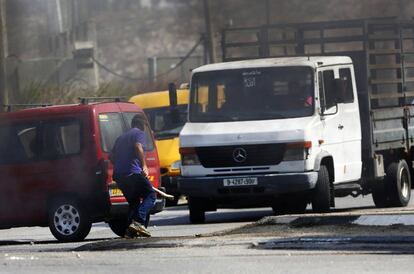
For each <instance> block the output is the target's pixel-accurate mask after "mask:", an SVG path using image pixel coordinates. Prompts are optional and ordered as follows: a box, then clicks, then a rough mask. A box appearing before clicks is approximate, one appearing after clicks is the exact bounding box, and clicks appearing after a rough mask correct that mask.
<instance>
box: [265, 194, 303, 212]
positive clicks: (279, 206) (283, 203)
mask: <svg viewBox="0 0 414 274" xmlns="http://www.w3.org/2000/svg"><path fill="white" fill-rule="evenodd" d="M307 205H308V199H307V197H306V195H287V196H283V197H278V198H276V199H275V201H274V202H273V203H272V209H273V212H274V213H275V214H276V215H284V214H301V213H304V212H305V210H306V206H307Z"/></svg>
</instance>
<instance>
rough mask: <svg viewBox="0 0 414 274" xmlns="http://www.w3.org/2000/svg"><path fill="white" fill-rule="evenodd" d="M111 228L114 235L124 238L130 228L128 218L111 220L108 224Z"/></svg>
mask: <svg viewBox="0 0 414 274" xmlns="http://www.w3.org/2000/svg"><path fill="white" fill-rule="evenodd" d="M108 225H109V228H110V229H111V230H112V232H113V233H115V234H116V235H118V236H119V237H124V235H125V231H126V230H127V228H128V218H127V216H125V217H116V218H114V219H111V220H110V221H109V222H108Z"/></svg>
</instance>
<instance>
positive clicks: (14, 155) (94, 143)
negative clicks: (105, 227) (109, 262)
mask: <svg viewBox="0 0 414 274" xmlns="http://www.w3.org/2000/svg"><path fill="white" fill-rule="evenodd" d="M135 114H140V115H143V116H145V115H144V113H143V112H142V110H141V109H140V108H139V107H137V106H136V105H135V104H132V103H126V102H119V101H117V102H101V103H89V102H88V100H86V99H84V100H82V103H80V104H78V105H62V106H48V107H40V108H31V109H25V110H19V111H15V112H7V113H0V176H1V177H0V189H1V191H0V228H11V227H21V226H49V228H50V230H51V232H52V234H53V235H54V236H55V238H56V239H58V240H59V241H65V242H66V241H80V240H83V239H84V238H85V237H86V236H87V235H88V233H89V231H90V229H91V225H92V223H93V222H99V221H107V222H108V223H109V224H110V227H111V229H113V231H114V232H115V233H116V234H118V235H121V234H120V233H121V232H120V229H121V228H126V223H125V218H126V217H125V216H126V212H127V206H126V205H127V203H126V200H125V198H124V197H123V196H122V192H120V191H119V190H118V189H117V188H116V184H114V183H113V181H112V165H111V164H110V162H109V161H108V153H109V151H110V149H111V148H112V146H113V144H114V142H115V139H116V138H117V137H118V136H119V135H121V134H122V132H123V131H125V130H127V129H128V128H129V127H130V124H131V119H132V117H133V116H134V115H135ZM146 134H147V148H146V160H147V164H148V166H149V171H150V179H151V183H152V184H153V186H154V187H156V188H158V187H159V178H160V174H159V170H160V168H159V161H158V156H157V150H156V147H155V143H154V139H153V136H152V131H151V130H150V128H147V130H146ZM164 204H165V201H164V200H163V199H158V200H157V205H156V207H155V209H154V212H156V211H161V210H162V209H163V206H164ZM124 231H125V229H124V230H123V232H124ZM123 232H122V233H123Z"/></svg>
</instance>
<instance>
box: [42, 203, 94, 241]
mask: <svg viewBox="0 0 414 274" xmlns="http://www.w3.org/2000/svg"><path fill="white" fill-rule="evenodd" d="M48 222H49V229H50V231H51V232H52V234H53V236H54V237H55V238H56V239H57V240H58V241H60V242H77V241H82V240H84V239H85V238H86V236H88V234H89V231H90V230H91V227H92V222H91V219H90V216H89V214H88V212H87V210H86V209H85V207H84V206H83V205H82V204H81V203H80V202H79V201H78V200H77V199H74V198H60V199H56V200H54V201H52V202H51V204H50V207H49V212H48Z"/></svg>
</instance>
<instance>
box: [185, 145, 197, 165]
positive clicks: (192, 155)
mask: <svg viewBox="0 0 414 274" xmlns="http://www.w3.org/2000/svg"><path fill="white" fill-rule="evenodd" d="M180 154H181V165H183V166H198V165H200V160H199V159H198V156H197V152H196V150H195V148H193V147H181V148H180Z"/></svg>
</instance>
